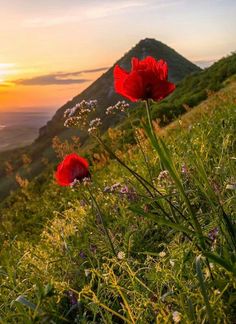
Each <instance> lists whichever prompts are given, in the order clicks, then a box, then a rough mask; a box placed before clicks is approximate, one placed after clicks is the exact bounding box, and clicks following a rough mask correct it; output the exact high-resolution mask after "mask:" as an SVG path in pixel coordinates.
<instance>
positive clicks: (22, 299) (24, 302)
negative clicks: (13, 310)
mask: <svg viewBox="0 0 236 324" xmlns="http://www.w3.org/2000/svg"><path fill="white" fill-rule="evenodd" d="M14 302H18V303H20V304H22V305H24V306H27V307H28V308H30V309H32V310H35V309H36V305H35V304H34V303H32V302H31V301H29V300H28V299H26V298H25V297H24V296H23V295H20V296H19V297H17V298H16V299H15V300H14Z"/></svg>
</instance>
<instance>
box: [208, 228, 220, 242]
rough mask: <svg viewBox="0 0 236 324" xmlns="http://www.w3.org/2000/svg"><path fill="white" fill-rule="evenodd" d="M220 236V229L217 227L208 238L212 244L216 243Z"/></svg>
mask: <svg viewBox="0 0 236 324" xmlns="http://www.w3.org/2000/svg"><path fill="white" fill-rule="evenodd" d="M218 234H219V229H218V228H217V227H215V228H213V229H212V230H211V231H210V232H209V234H208V237H209V239H210V240H211V241H212V242H214V241H215V240H216V238H217V236H218Z"/></svg>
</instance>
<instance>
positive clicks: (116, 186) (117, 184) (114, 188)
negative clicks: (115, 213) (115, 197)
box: [110, 182, 121, 192]
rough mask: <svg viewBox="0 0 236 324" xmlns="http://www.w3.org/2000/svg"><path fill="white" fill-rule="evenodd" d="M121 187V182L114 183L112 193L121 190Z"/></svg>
mask: <svg viewBox="0 0 236 324" xmlns="http://www.w3.org/2000/svg"><path fill="white" fill-rule="evenodd" d="M120 186H121V184H120V182H117V183H114V184H113V185H112V186H111V188H110V191H111V192H113V191H115V190H116V189H117V188H119V187H120Z"/></svg>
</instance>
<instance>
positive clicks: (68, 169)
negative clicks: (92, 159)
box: [55, 153, 90, 186]
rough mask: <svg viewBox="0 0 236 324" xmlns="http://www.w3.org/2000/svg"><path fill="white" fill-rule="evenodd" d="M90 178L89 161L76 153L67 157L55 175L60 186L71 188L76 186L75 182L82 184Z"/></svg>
mask: <svg viewBox="0 0 236 324" xmlns="http://www.w3.org/2000/svg"><path fill="white" fill-rule="evenodd" d="M89 176H90V173H89V170H88V161H87V160H86V159H84V158H83V157H81V156H79V155H77V154H76V153H72V154H69V155H67V156H66V157H65V158H64V160H63V161H62V162H61V163H60V164H59V165H58V167H57V171H56V173H55V177H56V180H57V183H58V184H59V185H60V186H70V185H72V184H75V181H76V182H77V181H79V182H80V181H82V180H83V179H84V178H86V177H89Z"/></svg>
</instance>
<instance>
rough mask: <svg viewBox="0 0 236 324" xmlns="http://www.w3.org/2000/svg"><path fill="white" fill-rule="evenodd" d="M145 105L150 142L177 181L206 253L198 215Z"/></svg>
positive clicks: (147, 103) (147, 102)
mask: <svg viewBox="0 0 236 324" xmlns="http://www.w3.org/2000/svg"><path fill="white" fill-rule="evenodd" d="M145 104H146V111H147V118H148V125H149V128H150V132H151V136H152V139H151V138H150V140H151V142H154V147H155V148H156V150H157V152H158V155H159V158H160V160H161V162H162V163H163V165H164V166H165V168H166V169H167V170H168V171H169V173H170V175H171V176H172V179H173V180H174V181H175V184H176V186H177V188H179V191H180V194H181V196H182V198H183V199H184V201H185V203H186V206H187V208H188V210H189V214H190V217H191V219H192V222H193V226H194V229H195V232H196V234H197V236H198V238H199V241H200V245H201V247H202V249H203V251H205V249H206V245H205V240H204V237H203V233H202V229H201V225H200V223H199V222H198V219H197V217H196V215H195V214H194V211H193V209H192V206H191V203H190V201H189V199H188V197H187V195H186V193H185V191H184V188H183V186H182V184H181V181H180V179H179V178H178V175H177V172H176V169H175V167H174V165H171V164H172V161H169V160H168V152H167V150H166V148H165V145H164V143H163V142H162V141H161V140H159V139H158V138H157V136H156V133H155V131H154V129H153V125H152V120H151V114H150V104H149V101H148V100H146V101H145Z"/></svg>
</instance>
